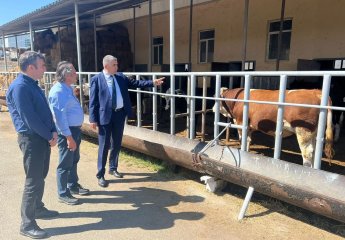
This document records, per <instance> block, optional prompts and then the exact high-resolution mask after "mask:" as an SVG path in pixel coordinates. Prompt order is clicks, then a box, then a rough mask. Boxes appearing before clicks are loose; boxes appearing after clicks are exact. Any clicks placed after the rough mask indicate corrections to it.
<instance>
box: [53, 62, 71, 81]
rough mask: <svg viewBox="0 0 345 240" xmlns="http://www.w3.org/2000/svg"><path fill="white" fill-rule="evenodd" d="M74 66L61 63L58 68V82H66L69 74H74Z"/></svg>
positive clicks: (68, 63)
mask: <svg viewBox="0 0 345 240" xmlns="http://www.w3.org/2000/svg"><path fill="white" fill-rule="evenodd" d="M72 67H73V64H72V63H70V62H67V61H61V62H59V63H58V65H57V67H56V74H55V78H56V81H58V82H64V81H65V80H66V75H67V73H71V72H72Z"/></svg>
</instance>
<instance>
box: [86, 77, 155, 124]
mask: <svg viewBox="0 0 345 240" xmlns="http://www.w3.org/2000/svg"><path fill="white" fill-rule="evenodd" d="M115 77H116V80H117V83H118V85H119V88H120V91H121V95H122V98H123V106H124V110H125V112H126V115H127V116H132V104H131V101H130V98H129V93H128V88H129V87H134V88H145V87H153V81H152V80H136V79H129V78H128V77H126V76H125V75H124V74H123V73H116V74H115ZM111 114H112V96H111V94H110V93H109V88H108V85H107V80H106V79H105V76H104V74H103V72H100V73H99V74H97V75H96V76H94V77H92V78H91V82H90V102H89V120H90V122H95V123H97V124H98V125H106V124H108V123H109V122H110V119H111Z"/></svg>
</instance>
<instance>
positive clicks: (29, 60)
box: [19, 51, 46, 72]
mask: <svg viewBox="0 0 345 240" xmlns="http://www.w3.org/2000/svg"><path fill="white" fill-rule="evenodd" d="M38 59H42V60H43V61H44V62H45V61H46V59H45V57H44V55H43V54H42V53H39V52H35V51H26V52H24V53H22V54H21V55H20V57H19V68H20V70H21V71H23V72H26V70H27V68H28V66H29V65H34V66H35V67H36V68H37V60H38Z"/></svg>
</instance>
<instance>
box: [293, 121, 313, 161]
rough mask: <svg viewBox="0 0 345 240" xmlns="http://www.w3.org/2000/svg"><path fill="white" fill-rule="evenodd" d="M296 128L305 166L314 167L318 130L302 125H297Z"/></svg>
mask: <svg viewBox="0 0 345 240" xmlns="http://www.w3.org/2000/svg"><path fill="white" fill-rule="evenodd" d="M295 130H296V136H297V141H298V144H299V148H300V149H301V154H302V158H303V166H307V167H312V166H313V161H314V151H315V134H316V131H314V132H311V131H309V130H307V129H305V128H302V127H296V128H295Z"/></svg>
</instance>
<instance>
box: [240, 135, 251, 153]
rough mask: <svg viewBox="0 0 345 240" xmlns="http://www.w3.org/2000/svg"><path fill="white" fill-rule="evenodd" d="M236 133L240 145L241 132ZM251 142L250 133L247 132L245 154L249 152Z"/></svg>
mask: <svg viewBox="0 0 345 240" xmlns="http://www.w3.org/2000/svg"><path fill="white" fill-rule="evenodd" d="M237 132H238V139H239V141H240V143H242V130H241V129H238V130H237ZM251 142H252V131H251V130H248V133H247V145H246V151H247V152H249V149H250V144H251Z"/></svg>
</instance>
